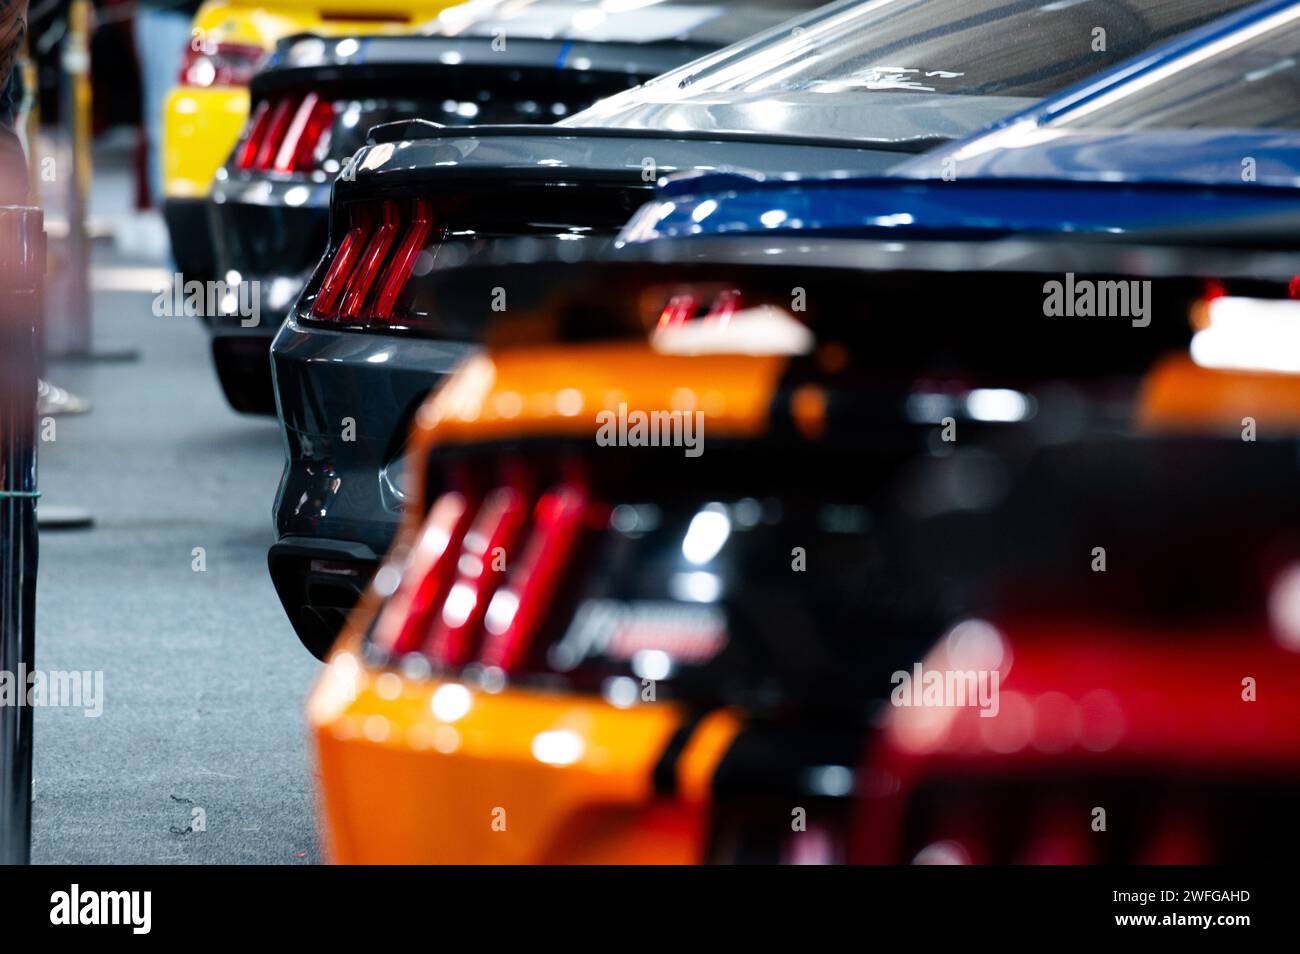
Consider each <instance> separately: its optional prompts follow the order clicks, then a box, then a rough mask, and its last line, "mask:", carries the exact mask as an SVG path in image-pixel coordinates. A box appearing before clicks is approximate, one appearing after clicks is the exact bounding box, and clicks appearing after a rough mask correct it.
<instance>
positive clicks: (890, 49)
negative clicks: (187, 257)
mask: <svg viewBox="0 0 1300 954" xmlns="http://www.w3.org/2000/svg"><path fill="white" fill-rule="evenodd" d="M202 15H203V14H202V13H201V14H200V16H202ZM391 27H392V24H386V25H384V26H383V27H382V29H384V30H388V29H390V28H391ZM393 29H396V28H393ZM727 44H730V45H727ZM218 49H219V47H218ZM1298 55H1300V3H1297V2H1294V0H1285V2H1284V0H1267V2H1263V3H1256V4H1252V5H1247V4H1245V3H1234V2H1230V0H1229V2H1225V0H1219V2H1208V0H1105V2H1102V0H1096V2H1093V0H1079V2H1070V3H1014V2H1007V0H962V2H952V0H841V2H837V3H832V4H830V5H827V6H823V7H818V8H816V9H812V8H811V4H809V3H804V2H801V0H779V2H749V3H745V2H740V0H736V2H728V3H717V2H711V3H707V4H705V3H699V2H694V0H668V2H655V0H578V2H573V0H566V2H559V0H537V2H532V3H511V2H495V0H494V2H486V3H483V2H478V0H475V2H471V3H469V4H465V5H463V6H458V7H451V8H449V9H447V10H445V11H443V12H442V13H441V14H440V15H438V16H437V18H436V19H434V20H433V21H432V22H431V23H429V24H427V25H426V26H425V27H423V28H422V30H421V31H419V32H410V31H409V30H407V31H406V32H392V33H390V34H388V35H375V34H368V35H361V34H358V35H331V36H324V35H294V36H290V37H288V38H286V39H284V40H282V41H281V42H280V43H279V45H278V46H277V47H276V48H275V51H274V52H273V53H272V54H271V55H270V56H269V58H268V59H266V60H265V62H264V63H263V64H262V66H261V69H260V71H259V72H257V73H256V75H255V76H253V77H252V81H251V86H250V87H249V94H248V95H249V96H250V113H249V119H248V122H247V125H246V126H245V128H244V130H243V132H242V133H241V134H240V136H239V139H238V141H237V142H236V143H234V145H233V148H232V150H231V151H230V153H229V158H228V159H227V160H226V161H225V164H224V165H223V166H222V167H221V168H220V169H218V170H217V171H216V174H215V179H214V181H213V183H212V186H211V190H210V194H209V195H208V196H207V197H206V198H203V199H202V201H203V203H204V206H205V210H206V214H207V216H208V219H209V222H208V224H209V225H210V226H211V227H210V229H208V230H207V231H206V232H205V233H204V234H206V235H208V236H210V237H211V242H210V244H208V245H207V246H206V247H205V248H203V249H200V250H199V251H197V252H193V255H194V256H195V261H196V263H197V264H195V266H194V267H196V268H201V269H206V270H209V271H210V273H211V274H212V275H216V276H222V277H224V278H225V280H227V281H231V282H236V281H249V280H257V281H259V282H260V283H261V287H262V289H263V296H264V298H263V323H262V324H261V325H259V326H256V327H253V328H246V327H243V324H245V322H241V321H240V318H239V316H238V315H231V316H220V315H218V316H210V317H209V318H208V322H209V325H210V327H211V330H212V335H213V337H212V341H213V355H214V358H215V363H216V367H217V370H218V374H219V377H220V379H221V382H222V385H223V387H224V389H225V392H226V394H227V396H228V397H229V399H230V402H231V404H232V405H233V406H234V407H236V408H237V409H240V410H245V411H250V412H270V413H276V414H278V416H279V420H280V424H281V427H282V430H283V434H284V438H285V446H286V448H287V455H288V459H287V463H286V467H285V471H284V476H283V479H282V481H281V485H280V488H279V493H278V496H277V498H276V503H275V521H276V527H277V531H278V542H277V543H276V544H275V545H274V546H273V547H272V549H271V553H270V556H269V566H270V572H271V575H272V577H273V579H274V582H275V586H276V589H277V592H278V593H279V595H280V598H281V600H282V601H283V603H284V606H285V610H286V612H287V613H288V614H289V617H290V619H291V620H292V621H293V625H294V628H295V630H296V631H297V633H298V635H299V637H300V638H301V640H302V642H303V644H304V645H305V646H306V648H307V649H308V650H310V651H311V652H313V653H314V654H316V655H317V656H320V657H322V658H327V659H328V662H327V665H326V669H325V671H324V674H323V675H322V677H321V679H320V681H319V683H318V685H317V687H316V688H315V690H314V692H313V694H312V698H311V701H310V704H309V714H310V719H311V724H312V727H313V733H314V738H315V742H316V748H317V754H318V760H319V768H320V777H321V785H322V805H323V819H324V824H325V828H326V831H327V840H328V842H329V845H330V849H331V851H332V854H333V857H334V858H336V859H337V860H340V861H345V862H370V861H388V862H411V861H417V862H418V861H432V862H487V861H504V862H548V863H555V862H593V861H600V862H700V861H795V862H840V861H870V862H908V861H942V862H1010V861H1030V862H1043V861H1048V862H1090V861H1152V862H1160V861H1181V862H1202V861H1220V860H1233V859H1240V858H1256V857H1260V856H1276V857H1278V858H1283V857H1289V856H1290V855H1291V854H1292V853H1293V852H1294V851H1295V850H1296V848H1297V847H1300V831H1298V830H1297V826H1296V824H1295V822H1294V821H1293V820H1291V819H1290V815H1289V813H1288V812H1287V811H1285V809H1284V807H1283V806H1285V805H1286V804H1287V802H1288V800H1289V799H1291V798H1293V797H1294V795H1295V794H1296V790H1297V788H1300V771H1298V770H1297V765H1298V764H1300V763H1297V758H1300V657H1298V656H1297V652H1300V536H1297V530H1298V529H1300V498H1298V497H1297V495H1296V493H1295V488H1296V486H1297V478H1298V477H1300V454H1297V452H1296V448H1297V443H1296V438H1297V434H1298V431H1300V301H1298V300H1297V299H1300V65H1297V63H1298V62H1300V61H1298V60H1297V56H1298ZM175 221H176V220H175V218H173V222H175ZM189 233H190V234H189V238H190V239H191V247H192V246H193V245H194V241H193V239H194V235H193V230H192V229H190V230H189ZM180 247H181V244H180V243H178V248H180ZM268 316H272V318H273V320H270V321H267V317H268ZM268 354H269V359H268ZM340 633H341V635H340ZM954 689H956V690H958V692H959V697H958V698H954V696H953V690H954ZM967 689H968V690H969V692H966V691H965V690H967ZM932 690H933V691H932Z"/></svg>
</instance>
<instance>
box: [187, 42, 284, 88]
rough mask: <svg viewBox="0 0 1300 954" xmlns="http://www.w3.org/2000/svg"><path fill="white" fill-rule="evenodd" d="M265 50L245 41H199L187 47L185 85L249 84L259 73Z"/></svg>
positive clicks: (190, 43)
mask: <svg viewBox="0 0 1300 954" xmlns="http://www.w3.org/2000/svg"><path fill="white" fill-rule="evenodd" d="M263 55H264V51H263V50H262V48H261V47H260V46H252V45H250V44H245V43H196V42H195V41H194V40H191V41H190V42H189V43H188V44H187V45H186V47H185V59H184V60H183V61H182V62H181V73H180V83H181V85H182V86H199V87H208V86H247V85H248V81H249V80H251V79H252V78H253V74H254V73H255V72H257V67H258V65H259V64H260V63H261V62H262V56H263Z"/></svg>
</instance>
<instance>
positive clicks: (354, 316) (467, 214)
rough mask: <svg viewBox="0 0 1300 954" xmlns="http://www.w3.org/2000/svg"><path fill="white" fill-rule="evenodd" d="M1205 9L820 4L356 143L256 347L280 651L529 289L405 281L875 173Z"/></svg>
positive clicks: (1189, 0)
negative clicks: (521, 100)
mask: <svg viewBox="0 0 1300 954" xmlns="http://www.w3.org/2000/svg"><path fill="white" fill-rule="evenodd" d="M1230 6H1231V5H1230ZM1221 9H1223V4H1222V3H1209V2H1203V0H1158V2H1148V0H1134V2H1128V3H1124V4H1119V5H1116V4H1110V3H1107V4H1092V3H1082V4H1069V5H1064V6H1053V7H1051V8H1050V9H1041V8H1037V7H1035V8H1033V9H1032V10H1031V9H1028V8H1022V7H1015V6H1013V7H1007V6H1005V5H1000V4H995V3H983V2H980V3H977V4H974V5H971V4H966V5H963V6H961V7H960V8H959V7H955V6H954V5H952V4H948V3H938V2H934V0H908V2H900V3H887V4H880V3H861V2H841V3H837V4H832V5H829V6H826V7H822V8H819V9H818V10H815V11H812V12H810V13H808V14H805V15H804V16H802V17H800V18H798V19H796V20H792V21H790V22H788V23H785V24H782V25H779V26H777V27H774V28H772V29H771V30H769V31H766V32H764V33H761V34H759V35H757V36H755V37H753V38H751V39H749V40H745V41H742V42H740V43H738V44H736V45H734V46H732V47H729V48H727V49H724V50H720V51H718V52H716V53H713V54H711V55H709V56H706V57H704V58H702V59H700V60H697V61H695V62H694V63H691V64H688V65H686V66H683V67H681V68H679V69H677V70H673V71H670V72H668V73H666V74H664V75H663V76H661V77H659V78H657V79H655V80H653V81H651V82H649V83H647V84H645V85H644V86H642V87H638V88H636V89H633V90H629V91H627V92H625V93H622V94H619V95H618V96H615V97H613V98H611V99H609V100H605V101H602V102H601V103H598V104H596V105H595V106H593V107H591V108H590V109H588V110H585V111H583V112H580V113H577V114H575V115H573V116H571V117H568V118H567V119H565V120H563V121H562V122H561V123H560V124H559V126H557V127H549V128H548V127H534V128H526V127H519V126H496V127H494V126H471V127H464V128H448V127H439V126H436V125H434V124H432V123H427V122H408V123H398V124H395V125H385V126H380V127H377V128H376V129H374V130H372V131H371V134H370V138H369V140H368V144H367V146H366V147H365V148H364V149H363V150H362V151H361V152H359V153H358V154H357V156H356V170H357V171H356V175H355V176H353V177H351V180H350V181H339V182H338V183H337V184H336V185H335V189H334V194H333V204H332V207H331V213H332V214H331V234H330V236H329V240H328V241H329V249H328V252H327V254H326V256H325V258H324V259H323V260H322V262H321V263H320V265H319V267H318V268H317V270H316V272H315V274H314V276H313V278H312V279H311V281H310V282H309V283H308V285H307V287H306V289H305V291H304V293H303V295H302V296H301V297H300V298H299V299H298V300H297V302H296V304H295V305H294V307H293V310H291V312H290V314H289V316H288V319H287V320H286V321H285V323H284V325H283V326H282V327H281V328H280V330H279V332H278V334H277V337H276V339H275V341H274V342H273V346H272V351H271V355H272V358H271V360H272V365H273V368H274V373H275V387H276V395H277V401H278V410H279V415H280V420H281V425H282V428H283V431H284V435H285V443H286V447H287V450H288V462H287V465H286V468H285V472H284V478H283V481H282V484H281V487H280V490H279V493H278V496H277V501H276V528H277V532H278V534H279V539H278V541H277V542H276V544H275V545H274V546H273V547H272V548H271V551H270V555H269V565H270V571H271V576H272V579H273V580H274V582H275V586H276V590H277V592H278V593H279V594H280V598H281V600H282V602H283V604H284V607H285V610H286V612H287V613H288V615H289V617H290V619H291V620H293V623H294V627H295V630H296V631H297V633H298V635H299V638H300V639H301V640H302V641H303V643H304V645H306V646H307V648H308V649H310V650H311V651H312V652H313V653H315V654H316V655H321V654H323V653H324V652H325V650H326V648H327V647H328V646H329V644H330V642H331V641H332V640H333V638H334V636H335V634H336V633H337V631H338V627H339V626H340V625H341V623H342V620H343V619H344V618H345V616H346V613H347V612H348V610H349V609H350V608H351V606H352V605H353V603H354V602H355V600H356V597H357V594H358V593H359V592H360V589H361V587H362V586H363V585H364V583H365V581H366V579H367V578H368V577H369V575H370V573H371V572H372V571H373V568H374V566H375V564H376V561H377V559H378V556H379V554H381V553H382V552H383V551H384V550H385V548H386V547H387V546H388V543H389V542H390V541H391V539H392V534H393V532H394V530H395V528H396V526H397V523H398V519H399V514H400V510H401V507H402V505H403V503H404V501H405V500H406V499H407V498H408V497H409V494H410V477H409V475H407V473H406V464H405V452H406V447H405V434H406V432H407V429H408V426H409V424H410V421H411V420H412V418H413V416H414V415H415V412H416V410H417V408H418V407H419V405H420V402H421V401H422V400H423V399H424V397H425V395H426V394H427V393H428V391H429V390H430V388H432V387H433V386H434V385H436V384H437V382H438V381H439V380H440V379H441V378H442V377H443V376H444V375H445V374H446V373H447V372H448V371H449V370H451V369H452V368H453V367H454V366H455V365H456V363H457V362H458V361H460V360H461V359H462V358H463V357H464V356H465V355H466V354H468V353H470V352H471V351H472V350H473V349H474V348H475V347H476V342H477V341H478V339H479V338H480V337H481V335H482V334H483V328H484V325H483V321H482V318H481V311H480V309H479V308H478V307H477V306H478V305H479V304H481V302H484V301H493V302H496V308H497V311H498V312H499V311H501V310H503V309H506V308H509V309H511V310H515V309H518V308H521V307H525V306H526V305H527V303H528V302H529V301H530V300H531V299H533V298H536V297H537V296H539V295H543V294H545V293H546V291H547V289H548V287H549V281H548V278H547V275H546V274H545V270H534V271H533V272H531V273H530V274H531V283H530V284H523V283H521V281H520V279H519V278H518V275H519V274H520V273H518V272H512V273H510V274H511V275H512V276H514V277H512V278H511V281H510V282H508V283H503V282H501V281H494V282H491V283H490V284H488V285H487V286H485V287H484V288H481V289H479V290H478V292H476V294H483V295H486V296H487V297H485V298H482V299H479V300H475V301H474V302H472V303H471V305H470V306H469V307H468V308H467V310H466V311H465V313H464V314H462V313H460V312H458V310H457V308H455V307H452V306H450V305H448V304H447V303H446V302H441V303H439V302H435V300H434V299H433V298H431V297H426V296H425V295H424V294H423V293H422V292H421V288H422V287H424V286H423V282H422V278H424V277H425V275H426V273H430V272H441V271H445V270H448V269H455V268H457V267H460V266H462V265H463V264H465V263H466V262H468V261H469V260H471V259H472V258H474V257H475V256H482V255H486V254H490V252H489V251H488V250H487V249H486V247H487V246H489V245H491V244H492V243H493V242H497V241H502V240H506V239H510V238H519V237H524V238H526V239H527V241H525V242H523V243H520V244H518V245H515V246H513V247H514V249H515V251H516V252H517V254H518V255H519V256H520V258H519V259H518V260H517V261H519V262H521V263H526V262H527V261H528V260H529V259H539V258H545V257H546V256H548V255H550V256H558V257H559V258H560V260H563V259H564V258H565V257H578V256H581V255H583V254H586V253H585V252H584V249H591V248H593V247H595V246H598V245H600V244H602V243H607V242H609V241H610V240H611V239H612V237H613V235H614V233H615V232H616V231H617V229H618V228H619V227H620V226H621V225H623V224H624V223H625V222H626V220H627V218H628V216H629V215H630V214H631V212H632V210H633V209H635V208H636V207H637V206H638V205H640V204H641V203H642V202H643V201H644V200H645V199H646V198H648V197H649V194H650V190H651V188H652V186H653V184H654V182H655V180H656V179H657V178H658V177H660V176H663V175H668V174H671V173H673V172H676V171H679V170H691V169H722V168H734V167H743V168H748V169H751V170H756V171H758V172H764V173H768V174H773V175H784V174H791V175H793V174H796V173H804V174H808V173H821V174H824V173H828V172H831V171H834V170H844V171H846V172H855V173H859V174H870V173H878V172H882V171H884V170H885V169H887V168H889V167H890V166H893V165H896V164H897V163H898V162H900V161H902V160H904V159H906V158H908V157H909V156H911V155H913V154H915V153H919V152H923V151H925V150H926V149H929V148H932V147H934V146H936V145H938V144H942V143H945V142H948V141H950V140H953V139H957V138H960V137H963V136H965V135H967V134H969V133H971V132H973V131H975V130H977V129H979V128H981V127H983V126H985V125H986V124H988V123H991V122H994V121H996V120H998V119H1001V118H1003V117H1005V116H1007V115H1009V114H1011V113H1015V112H1017V111H1019V110H1022V109H1023V108H1025V107H1026V106H1028V105H1030V104H1032V103H1033V102H1035V101H1037V99H1038V98H1040V97H1041V96H1043V95H1044V94H1046V93H1050V92H1052V91H1055V90H1058V89H1060V88H1061V87H1063V86H1065V85H1067V84H1068V83H1070V82H1072V81H1075V80H1078V79H1080V78H1082V77H1086V76H1088V75H1091V74H1092V73H1094V72H1096V71H1099V70H1102V69H1104V68H1105V67H1106V66H1108V65H1113V64H1114V63H1116V62H1118V61H1119V60H1120V59H1122V57H1123V56H1125V55H1127V54H1131V53H1136V52H1139V51H1141V50H1144V49H1146V48H1148V47H1149V46H1151V45H1152V44H1154V43H1157V42H1158V41H1160V40H1161V39H1163V38H1166V37H1168V36H1170V35H1173V34H1176V33H1178V32H1180V31H1183V30H1187V29H1190V28H1192V27H1194V26H1197V25H1199V24H1202V23H1204V22H1205V21H1206V20H1208V19H1210V18H1211V17H1213V16H1214V15H1215V14H1216V13H1217V12H1218V11H1220V10H1221ZM977 14H979V15H977ZM1097 29H1101V30H1102V31H1103V35H1104V42H1101V43H1100V44H1099V42H1098V36H1097V34H1096V33H1095V30H1097ZM1009 35H1015V36H1016V37H1017V42H1016V43H1015V44H1008V43H1007V42H1006V37H1007V36H1009ZM898 64H903V65H902V66H898ZM896 70H902V72H901V73H898V72H895V71H896ZM705 211H706V210H705V209H704V208H701V209H700V210H698V214H704V212H705ZM810 224H811V223H810ZM548 249H549V251H548ZM509 264H511V262H510V261H507V260H504V259H503V260H497V261H496V265H497V266H502V267H504V266H507V265H509ZM506 284H508V285H509V300H508V302H507V300H506V297H505V291H506Z"/></svg>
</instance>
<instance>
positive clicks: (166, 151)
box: [162, 0, 456, 276]
mask: <svg viewBox="0 0 1300 954" xmlns="http://www.w3.org/2000/svg"><path fill="white" fill-rule="evenodd" d="M455 2H456V0H267V2H263V0H209V2H207V3H204V4H203V6H201V7H200V8H199V10H198V13H196V14H195V16H194V23H193V27H192V30H191V36H190V44H189V47H188V48H187V50H186V52H185V60H184V63H183V65H182V67H181V73H180V76H179V77H178V83H177V85H176V87H175V88H174V89H173V90H172V92H171V94H170V95H169V96H168V97H167V103H166V106H165V109H164V114H163V147H162V149H163V155H162V162H163V212H164V215H165V217H166V220H167V228H168V231H169V232H170V233H171V240H172V250H173V253H174V255H175V256H176V261H177V263H178V264H179V265H180V267H181V270H182V271H184V272H187V273H193V274H194V275H196V276H202V275H209V274H210V273H211V270H212V267H213V266H212V262H213V256H212V248H211V239H210V238H209V233H208V223H207V208H206V201H207V197H208V190H209V188H210V186H211V184H212V177H213V176H214V175H215V174H216V171H217V169H218V167H220V165H221V163H222V162H224V161H225V159H226V156H227V155H229V154H230V150H231V149H232V148H234V145H235V141H236V140H237V139H238V138H239V133H240V130H242V129H243V128H244V122H245V121H246V120H247V119H248V81H249V79H250V77H251V76H252V74H253V73H254V72H255V71H256V70H257V67H258V65H259V64H260V63H261V61H262V59H263V58H264V57H265V55H266V54H267V53H268V52H269V51H270V50H271V49H272V48H273V47H274V46H275V44H276V42H277V41H278V40H280V39H281V38H283V37H286V36H291V35H293V34H295V33H317V34H321V35H325V36H337V35H355V34H358V33H402V32H407V31H410V30H412V29H414V28H415V27H416V26H418V25H419V24H421V23H423V22H425V21H427V20H429V19H431V18H432V17H435V16H437V14H438V13H439V12H440V11H441V10H442V9H444V8H446V7H449V6H452V5H453V4H454V3H455Z"/></svg>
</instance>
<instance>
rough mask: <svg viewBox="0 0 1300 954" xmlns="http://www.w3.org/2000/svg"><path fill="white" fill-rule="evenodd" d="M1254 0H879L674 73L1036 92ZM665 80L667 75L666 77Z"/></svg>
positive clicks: (794, 86) (772, 86) (825, 88)
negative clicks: (1044, 0)
mask: <svg viewBox="0 0 1300 954" xmlns="http://www.w3.org/2000/svg"><path fill="white" fill-rule="evenodd" d="M1246 3H1247V0H1049V2H1042V0H1032V2H1023V0H960V2H958V0H875V2H870V3H856V4H847V5H846V4H841V5H838V6H837V7H836V8H834V10H833V11H831V12H830V13H829V14H827V13H825V12H819V13H818V14H815V15H813V16H811V17H809V18H807V19H806V21H804V25H802V26H797V25H795V26H793V27H792V29H790V30H788V31H783V32H782V33H781V34H780V35H779V36H772V35H769V36H768V37H767V38H766V39H765V40H764V41H763V42H761V43H758V44H750V45H743V44H742V45H741V46H738V47H734V48H732V50H731V51H728V53H727V54H726V55H722V56H720V57H716V58H710V59H708V60H705V61H701V63H700V64H696V65H695V67H694V70H693V71H692V68H691V67H687V68H684V69H683V70H681V71H676V72H674V73H672V74H668V77H673V78H675V79H676V80H677V81H678V83H679V85H681V86H683V87H687V88H689V89H690V90H691V91H692V93H698V92H710V91H740V92H763V91H810V92H816V91H821V92H843V91H852V90H862V91H880V90H886V91H888V90H896V91H911V92H920V93H940V94H943V93H957V94H965V95H974V96H1009V97H1033V98H1038V97H1042V96H1046V95H1048V94H1050V93H1054V92H1056V91H1058V90H1060V89H1062V88H1063V87H1065V86H1068V85H1069V84H1071V83H1073V82H1076V81H1078V80H1082V79H1085V78H1087V77H1088V76H1091V75H1093V74H1095V73H1097V72H1099V71H1101V70H1103V69H1105V68H1107V67H1109V66H1112V65H1115V64H1118V63H1120V62H1121V61H1123V60H1125V59H1127V58H1129V57H1131V56H1134V55H1136V54H1138V53H1140V52H1142V51H1143V50H1146V49H1147V48H1149V47H1151V46H1153V45H1154V44H1156V43H1158V42H1160V41H1162V40H1165V39H1168V38H1171V37H1173V36H1176V35H1178V34H1180V33H1183V32H1186V31H1187V30H1190V29H1192V28H1194V27H1197V26H1200V25H1202V24H1204V23H1208V22H1209V21H1211V20H1213V19H1214V18H1215V17H1217V16H1221V15H1222V14H1224V13H1226V12H1229V11H1232V10H1234V9H1237V8H1239V7H1243V6H1246ZM668 77H665V79H667V78H668Z"/></svg>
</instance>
